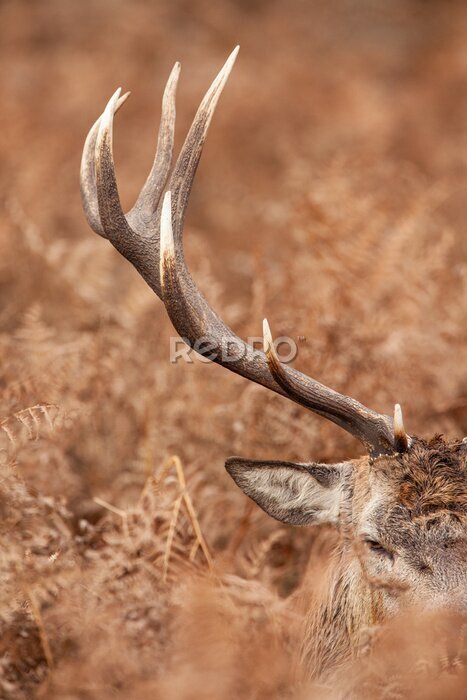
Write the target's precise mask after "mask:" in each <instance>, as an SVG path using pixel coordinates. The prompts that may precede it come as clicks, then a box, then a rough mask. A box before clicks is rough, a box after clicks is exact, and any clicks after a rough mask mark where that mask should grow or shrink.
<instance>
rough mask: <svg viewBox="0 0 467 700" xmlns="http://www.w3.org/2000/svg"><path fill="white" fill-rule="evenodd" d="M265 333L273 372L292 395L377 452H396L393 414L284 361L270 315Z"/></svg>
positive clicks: (298, 401) (264, 326)
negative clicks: (380, 410) (277, 349)
mask: <svg viewBox="0 0 467 700" xmlns="http://www.w3.org/2000/svg"><path fill="white" fill-rule="evenodd" d="M263 337H264V352H265V354H266V358H267V361H268V365H269V369H270V370H271V374H272V376H273V377H274V379H275V380H276V382H277V383H278V384H279V386H280V387H281V388H282V389H283V391H284V393H285V394H286V395H287V396H288V397H289V398H291V399H293V400H294V401H296V402H297V403H299V404H301V405H302V406H305V407H306V408H309V409H311V410H312V411H314V412H315V413H318V414H320V415H321V416H323V417H324V418H327V419H328V420H331V421H332V422H333V423H336V424H337V425H339V426H340V427H341V428H344V430H347V432H349V433H351V434H352V435H354V436H355V437H356V438H358V439H359V440H360V441H361V442H363V443H364V445H365V446H366V447H367V449H368V451H369V452H370V453H371V454H373V456H376V454H384V453H387V452H389V453H392V452H394V431H393V425H392V420H391V418H390V417H389V416H385V415H383V414H381V413H376V412H375V411H372V410H371V409H369V408H366V406H363V404H361V403H359V402H358V401H356V400H355V399H352V398H350V397H349V396H344V395H343V394H339V393H338V392H337V391H334V390H333V389H329V387H327V386H325V385H324V384H320V383H319V382H317V381H315V380H314V379H312V378H311V377H308V376H306V375H303V374H301V373H297V372H296V371H294V370H293V369H291V368H290V367H288V366H287V365H285V364H284V363H283V362H281V361H280V358H279V357H278V355H277V352H276V350H275V347H274V342H273V339H272V334H271V330H270V328H269V323H268V321H267V319H264V321H263Z"/></svg>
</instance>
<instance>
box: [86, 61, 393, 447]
mask: <svg viewBox="0 0 467 700" xmlns="http://www.w3.org/2000/svg"><path fill="white" fill-rule="evenodd" d="M237 53H238V47H237V48H236V49H235V50H234V51H233V52H232V54H231V55H230V56H229V58H228V60H227V62H226V63H225V65H224V67H223V68H222V70H221V71H220V73H219V74H218V75H217V77H216V78H215V80H214V82H213V83H212V85H211V87H210V88H209V90H208V92H207V93H206V95H205V97H204V99H203V101H202V102H201V104H200V106H199V108H198V111H197V113H196V116H195V118H194V120H193V123H192V125H191V127H190V130H189V132H188V135H187V137H186V140H185V143H184V144H183V147H182V149H181V152H180V155H179V157H178V160H177V163H176V165H175V167H174V169H173V172H172V175H171V176H170V178H169V181H168V186H167V190H168V191H167V192H166V194H165V196H164V198H163V202H161V194H162V192H163V190H164V187H165V186H166V183H167V178H168V176H169V171H170V164H171V160H172V150H173V137H174V126H175V92H176V87H177V81H178V75H179V71H180V67H179V65H178V64H176V65H175V67H174V69H173V70H172V73H171V75H170V77H169V80H168V83H167V86H166V88H165V92H164V98H163V102H162V118H161V125H160V129H159V137H158V145H157V152H156V157H155V160H154V164H153V167H152V170H151V172H150V174H149V177H148V179H147V180H146V183H145V185H144V187H143V189H142V190H141V193H140V195H139V197H138V199H137V202H136V204H135V205H134V207H133V208H132V209H131V211H130V212H128V214H126V215H125V214H124V213H123V211H122V208H121V204H120V198H119V195H118V189H117V184H116V179H115V171H114V163H113V155H112V124H113V117H114V114H115V113H116V112H117V110H118V109H119V108H120V107H121V106H122V104H123V103H124V101H125V100H126V99H127V97H128V93H127V94H125V95H123V96H120V90H117V92H116V93H115V94H114V95H113V97H112V98H111V99H110V101H109V103H108V104H107V107H106V109H105V111H104V113H103V115H102V116H101V117H100V118H99V119H98V120H97V121H96V123H95V124H94V126H93V127H92V128H91V131H90V132H89V135H88V137H87V139H86V143H85V146H84V151H83V158H82V163H81V192H82V198H83V206H84V211H85V214H86V217H87V220H88V223H89V225H90V226H91V228H92V229H93V230H94V231H96V233H98V234H99V235H101V236H103V237H104V238H107V239H108V240H109V241H110V242H111V243H112V245H114V246H115V248H116V249H117V250H118V251H119V252H120V253H121V254H122V255H123V256H124V257H125V258H127V259H128V260H129V261H130V262H131V263H132V264H133V265H134V266H135V268H136V269H137V270H138V272H139V273H140V274H141V275H142V277H143V278H144V279H145V280H146V282H147V283H148V285H149V286H150V287H151V288H152V289H153V290H154V291H155V292H156V294H157V295H158V296H159V297H160V298H161V299H162V301H163V302H164V304H165V306H166V309H167V312H168V314H169V316H170V318H171V320H172V322H173V324H174V326H175V328H176V330H177V332H178V333H179V334H180V336H182V337H183V339H184V340H185V342H187V343H188V344H189V345H190V346H191V347H194V348H195V349H196V350H197V352H199V353H200V354H201V355H204V356H207V357H210V358H211V359H212V360H213V361H214V362H217V363H218V364H221V365H223V366H224V367H227V368H228V369H230V370H231V371H233V372H235V373H237V374H240V375H242V376H244V377H246V378H247V379H250V380H252V381H254V382H257V383H258V384H261V385H262V386H265V387H267V388H268V389H271V390H272V391H275V392H276V393H278V394H281V395H282V396H287V397H288V398H290V399H292V400H293V401H296V402H297V403H299V404H301V405H303V406H306V407H307V408H309V409H311V410H313V411H314V412H315V413H318V414H319V415H321V416H323V417H325V418H328V419H329V420H331V421H333V422H334V423H336V424H337V425H339V426H340V427H342V428H344V429H345V430H347V431H348V432H350V433H351V434H352V435H354V436H355V437H357V438H358V439H359V440H361V441H362V442H363V443H364V444H365V446H366V447H367V449H368V451H369V452H370V454H372V455H373V456H377V455H380V454H392V453H393V452H394V451H395V450H396V440H395V437H394V428H393V421H392V419H391V418H389V416H385V415H382V414H379V413H376V412H374V411H372V410H371V409H368V408H366V407H365V406H363V405H362V404H360V403H358V402H357V401H355V400H354V399H351V398H349V397H347V396H343V395H342V394H338V393H337V392H335V391H333V390H332V389H329V388H328V387H326V386H324V385H323V384H320V383H319V382H317V381H315V380H314V379H311V378H310V377H307V376H306V375H304V374H302V373H301V372H299V371H297V370H295V369H293V368H291V367H288V366H286V365H284V364H282V363H281V362H280V361H279V359H278V358H277V356H276V354H275V352H274V347H273V343H272V338H271V336H270V331H269V327H268V326H267V323H266V324H265V345H266V351H267V356H266V354H265V353H263V352H261V351H259V350H256V349H254V348H253V347H252V346H250V345H248V344H247V343H245V342H244V341H243V340H241V339H240V338H239V337H238V336H237V335H235V333H234V332H233V331H232V330H231V329H230V328H229V327H228V326H227V325H226V324H225V323H224V322H223V321H222V319H221V318H220V317H219V316H218V315H217V314H216V312H215V311H214V310H213V309H212V308H211V307H210V306H209V304H208V302H207V301H206V299H205V298H204V296H203V295H202V294H201V292H200V291H199V289H198V288H197V286H196V285H195V283H194V282H193V279H192V277H191V275H190V272H189V270H188V268H187V267H186V263H185V259H184V255H183V243H182V231H183V221H184V216H185V211H186V207H187V204H188V198H189V194H190V191H191V187H192V184H193V179H194V176H195V173H196V169H197V166H198V163H199V159H200V157H201V152H202V148H203V144H204V141H205V139H206V135H207V132H208V128H209V125H210V122H211V119H212V116H213V113H214V110H215V108H216V105H217V102H218V100H219V97H220V95H221V93H222V90H223V88H224V85H225V83H226V81H227V78H228V76H229V74H230V71H231V69H232V67H233V64H234V62H235V58H236V56H237ZM200 339H203V342H202V343H200Z"/></svg>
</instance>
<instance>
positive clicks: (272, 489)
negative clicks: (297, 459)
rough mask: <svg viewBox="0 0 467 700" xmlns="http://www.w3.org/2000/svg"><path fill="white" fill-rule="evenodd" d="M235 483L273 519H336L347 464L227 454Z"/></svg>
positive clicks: (300, 521) (304, 521) (306, 521)
mask: <svg viewBox="0 0 467 700" xmlns="http://www.w3.org/2000/svg"><path fill="white" fill-rule="evenodd" d="M225 468H226V469H227V471H228V472H229V474H230V476H231V477H232V479H233V480H234V481H235V483H236V484H237V486H240V488H241V489H242V491H243V492H244V493H246V495H247V496H249V497H250V498H252V499H253V500H254V501H255V503H257V504H258V505H259V506H260V508H262V509H263V510H264V511H266V513H268V515H272V517H273V518H276V520H280V521H281V522H283V523H289V524H290V525H312V524H315V523H337V522H338V520H339V511H340V506H341V502H342V499H343V497H344V493H345V491H346V488H345V487H346V484H347V483H348V478H349V471H350V468H349V465H348V464H346V463H343V464H336V465H327V464H314V463H311V464H295V463H293V462H271V461H269V462H266V461H261V462H258V461H253V460H248V459H241V458H240V457H230V458H229V459H228V460H227V462H226V463H225Z"/></svg>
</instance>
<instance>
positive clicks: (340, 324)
mask: <svg viewBox="0 0 467 700" xmlns="http://www.w3.org/2000/svg"><path fill="white" fill-rule="evenodd" d="M422 4H423V7H422ZM422 4H421V3H417V2H415V1H414V2H407V1H406V0H395V1H394V2H392V3H391V4H390V7H389V6H387V7H385V8H384V9H383V8H382V6H381V7H379V6H378V5H377V4H375V3H374V2H370V0H362V2H361V3H358V4H357V5H356V4H355V3H348V2H345V0H343V2H341V3H335V4H333V3H331V4H330V3H327V2H323V3H321V2H316V3H309V2H305V0H297V2H296V3H295V10H294V12H291V11H290V3H285V2H276V3H271V2H267V3H266V2H262V1H261V0H256V1H255V2H230V0H221V2H219V3H215V4H213V3H206V2H204V1H202V2H199V3H191V4H189V3H188V4H187V3H186V2H182V1H181V0H174V2H171V3H170V4H167V3H156V2H151V3H149V2H145V0H141V1H140V2H135V3H133V2H121V3H118V4H115V3H114V2H111V0H103V1H102V2H101V3H95V2H93V1H92V0H85V1H84V2H82V3H65V4H64V3H62V2H60V1H59V0H46V1H45V2H43V3H33V4H31V3H29V2H26V1H23V0H16V1H15V2H5V3H2V5H1V7H0V26H1V27H2V46H1V49H0V50H1V53H2V61H0V78H1V81H2V85H4V92H3V102H2V109H1V110H0V112H1V114H0V122H1V123H0V126H1V128H0V158H1V162H2V172H1V173H0V188H1V190H0V202H1V203H0V227H1V228H0V289H1V291H2V293H3V299H2V305H1V310H0V322H1V330H0V386H1V396H2V404H1V415H0V421H1V424H2V426H6V428H7V429H8V431H9V432H10V433H11V436H12V438H13V440H12V439H10V437H9V436H8V434H7V432H6V431H5V430H1V431H0V435H1V442H0V450H1V451H0V471H1V474H0V514H1V532H0V551H1V555H0V556H1V563H0V568H1V576H0V580H1V588H0V595H1V608H0V640H1V641H0V696H1V697H5V698H7V699H8V700H10V699H11V700H23V698H24V699H25V698H32V697H42V698H47V700H54V699H55V698H57V699H58V698H60V699H62V698H67V699H69V700H71V699H73V700H75V699H77V698H80V699H81V698H86V699H87V700H88V699H92V700H107V698H109V697H122V698H132V700H133V699H135V700H145V699H146V698H161V699H162V698H163V699H164V700H184V699H186V700H188V699H189V698H193V697H206V698H213V700H214V698H216V700H217V699H218V698H226V700H228V699H229V698H232V700H233V699H234V698H235V700H237V698H239V697H241V698H252V699H253V698H255V700H256V699H258V698H271V697H278V698H290V697H295V698H307V700H308V699H309V698H314V697H316V698H320V699H321V698H326V697H329V698H333V699H334V698H336V697H340V696H342V697H349V696H350V695H351V694H352V693H353V694H354V695H355V696H356V697H369V698H378V697H383V698H396V697H403V698H417V699H418V698H420V699H421V698H423V699H425V698H429V699H430V698H433V699H434V698H440V697H441V698H446V697H449V698H451V697H452V698H457V697H462V694H463V692H464V689H465V685H466V681H467V678H466V658H465V656H466V654H465V627H464V628H462V626H461V624H460V621H459V619H458V618H455V619H453V618H451V617H450V616H444V615H443V616H438V617H437V616H436V615H434V616H433V617H431V616H429V617H428V616H427V617H424V616H422V617H421V618H420V617H415V618H414V617H413V616H411V615H410V614H408V615H407V617H405V618H403V619H400V620H394V622H393V623H392V624H391V625H387V626H386V625H384V626H372V627H371V628H370V629H368V630H367V631H365V632H364V633H363V634H362V636H361V639H360V640H359V644H358V649H356V650H355V654H356V659H355V660H354V661H353V662H352V663H351V665H350V668H349V666H347V667H346V668H343V669H340V670H338V671H335V672H334V673H333V674H332V675H331V676H329V677H326V678H325V679H324V680H322V681H320V683H319V684H318V683H316V682H314V681H307V680H306V679H305V676H306V674H305V672H304V669H303V667H302V666H301V663H300V659H299V658H298V656H299V651H300V645H301V640H302V638H303V629H302V620H303V615H302V608H301V606H302V605H304V603H303V601H304V600H306V601H308V602H309V600H310V596H312V597H313V599H314V600H315V601H316V605H317V606H319V605H320V601H322V600H323V597H325V595H326V593H327V590H326V589H327V586H328V583H329V576H330V575H331V571H330V570H329V562H330V558H331V554H332V550H333V547H334V545H335V544H336V539H335V538H336V534H335V533H334V532H332V531H331V530H330V529H329V528H328V527H327V526H322V531H320V532H319V533H314V534H313V535H312V536H310V534H309V533H307V532H306V531H304V530H301V529H294V528H290V527H288V526H285V525H281V524H279V523H275V522H273V521H272V520H270V519H268V518H267V517H266V516H265V515H264V514H263V513H262V512H261V511H260V510H259V509H258V508H256V507H255V506H254V507H253V508H250V507H249V506H248V505H247V503H246V500H247V499H245V497H244V496H243V495H242V494H241V493H240V492H239V491H238V490H237V489H235V488H234V487H233V486H232V484H231V482H230V480H229V478H228V477H227V476H226V475H225V474H224V473H223V468H222V465H223V462H224V460H225V458H226V456H227V455H229V454H233V453H236V454H248V455H252V456H254V457H271V458H274V459H277V460H282V459H294V460H298V461H306V460H307V459H308V458H309V457H311V456H313V458H314V459H319V460H320V461H323V462H324V461H334V462H336V461H339V460H342V459H343V457H344V456H345V457H347V456H348V455H349V454H352V455H354V456H356V450H357V449H358V448H356V446H355V443H354V442H353V440H352V438H351V437H350V436H349V437H346V436H345V435H344V436H342V435H341V434H340V431H338V430H337V429H336V428H335V427H334V426H332V425H330V424H329V425H327V424H324V421H322V420H321V419H320V418H319V417H317V418H314V417H313V416H311V415H310V414H309V413H307V412H306V411H303V410H302V409H300V407H298V406H296V405H295V404H292V403H290V404H289V403H287V402H286V401H284V400H283V399H282V398H281V397H275V396H272V395H271V397H270V398H268V399H267V400H266V399H265V390H264V389H263V388H261V387H256V386H253V385H250V386H247V385H246V383H245V382H244V381H243V380H242V379H241V378H237V377H235V376H233V375H232V376H230V375H229V376H228V377H225V376H222V377H221V370H218V369H217V368H216V367H209V368H207V367H206V366H205V365H203V364H201V363H198V362H197V361H196V360H195V361H194V362H193V363H192V364H185V363H183V364H182V365H176V366H173V365H171V364H170V363H169V362H168V355H169V347H168V343H166V342H165V340H164V339H166V338H168V337H169V336H170V334H171V333H172V328H171V324H170V321H169V320H168V319H167V318H166V315H165V312H164V309H163V306H162V304H160V303H159V302H158V300H157V299H155V298H154V294H153V293H152V291H151V290H150V289H149V288H146V286H145V285H144V283H143V282H142V281H141V280H140V279H139V278H138V276H137V275H135V274H133V272H132V271H131V269H130V268H129V266H128V265H127V264H126V263H125V261H123V260H121V259H120V258H119V256H118V255H117V254H115V252H114V251H113V249H112V247H111V246H110V245H109V244H108V243H107V242H106V241H103V240H101V239H99V237H98V236H94V235H92V234H90V233H89V232H88V227H87V225H86V222H85V220H84V217H83V216H82V212H81V204H80V201H79V197H78V195H77V182H76V172H77V169H78V167H79V158H80V153H81V147H82V142H83V139H84V136H85V133H86V130H87V128H88V127H89V125H90V124H91V123H92V121H93V119H94V118H95V116H96V114H95V111H96V108H98V107H99V105H101V104H102V103H103V101H105V99H106V96H107V94H108V91H109V86H111V89H110V92H111V91H112V89H114V88H113V87H112V86H115V87H116V86H117V84H118V83H119V82H120V81H121V82H122V84H124V85H128V86H129V87H131V89H132V90H133V92H134V95H135V97H134V103H135V104H134V106H133V105H131V102H132V101H133V100H132V101H129V102H128V104H127V105H125V109H123V110H122V112H121V115H120V113H119V120H120V119H121V121H122V131H121V134H119V135H118V139H116V160H117V170H118V175H119V182H120V189H121V191H122V207H123V208H124V209H125V210H126V207H125V204H126V202H127V201H129V200H130V199H131V198H134V195H135V193H136V192H137V191H139V189H140V184H141V176H142V173H143V172H144V169H145V167H150V157H151V156H150V154H151V153H152V151H153V140H154V134H153V125H154V115H155V113H156V111H157V109H158V103H159V99H160V98H159V96H160V95H161V94H162V92H163V90H164V85H163V81H164V78H166V76H167V75H168V74H169V73H170V70H171V66H172V65H173V59H174V58H179V59H180V61H181V62H182V63H183V66H184V79H183V80H181V82H180V86H179V92H180V96H179V99H178V116H177V121H178V124H179V125H180V132H179V133H177V134H176V143H178V142H179V138H180V137H183V136H184V134H185V133H186V131H187V129H188V126H189V124H190V123H191V120H192V117H193V112H194V110H195V108H196V105H197V104H198V103H199V100H200V99H201V96H202V94H203V90H204V89H205V87H206V85H207V84H208V83H209V80H210V79H211V77H212V73H213V67H214V66H217V65H221V64H222V61H223V59H224V57H225V55H227V53H228V51H229V49H230V47H232V46H234V45H235V44H236V43H237V42H241V43H242V54H243V56H242V61H241V62H240V63H239V64H238V65H237V66H236V69H235V76H232V78H233V80H232V81H231V84H230V85H229V91H228V92H226V94H225V95H224V97H223V100H224V102H223V105H222V110H221V111H220V112H219V114H218V115H216V120H217V121H216V124H213V128H212V130H211V134H210V137H209V139H210V140H209V143H208V144H207V152H206V154H205V156H206V157H205V158H204V162H203V164H202V166H201V167H200V169H199V172H198V175H197V178H198V183H197V185H196V187H195V189H194V191H193V194H192V199H191V203H190V209H189V211H188V213H187V219H186V229H187V236H186V239H187V241H186V248H187V250H186V255H187V259H188V261H189V263H190V269H192V271H193V276H194V278H195V279H196V280H197V281H198V283H199V286H200V287H202V291H203V293H204V294H205V295H206V297H207V298H208V300H209V303H210V304H211V305H212V306H213V307H214V308H216V310H218V311H219V313H220V314H221V315H222V316H223V317H225V318H226V319H227V320H228V322H229V325H230V326H232V327H234V328H235V329H236V331H237V332H238V334H239V335H240V336H241V337H245V338H246V337H247V336H261V328H260V324H259V322H260V320H261V319H262V318H264V317H265V316H267V318H268V319H269V321H270V322H271V327H272V328H273V329H274V334H275V336H276V337H277V336H279V335H294V336H296V334H298V333H299V334H300V338H297V337H295V340H296V341H297V344H298V346H299V358H298V359H299V364H300V368H301V369H303V371H305V372H307V373H308V374H310V375H311V376H313V377H319V378H320V380H321V381H323V382H324V383H325V384H326V385H329V386H332V387H334V388H336V389H337V390H338V391H339V392H341V393H343V394H346V395H352V396H356V397H358V399H359V401H361V402H362V403H363V404H365V405H367V406H372V407H373V408H375V409H376V410H378V411H382V412H383V413H390V412H391V410H392V407H393V406H394V403H395V402H396V401H399V402H400V404H401V405H402V406H403V408H404V422H405V425H406V427H407V429H408V430H409V431H410V434H411V435H412V434H414V435H422V436H430V435H432V434H434V433H435V432H442V433H443V434H444V436H445V440H446V441H448V442H449V441H450V440H454V439H455V438H459V437H462V436H463V435H465V434H466V432H467V423H466V419H467V414H466V409H467V398H466V397H467V385H466V381H465V369H464V366H465V361H463V358H464V356H465V342H466V338H465V332H466V328H465V304H464V302H463V300H464V299H465V280H466V274H465V236H464V233H463V232H464V223H465V193H464V190H463V184H462V183H463V182H464V179H465V175H466V173H467V132H466V130H465V124H466V120H465V111H466V108H467V102H466V95H467V91H465V89H464V85H465V82H466V80H467V72H466V66H467V63H466V61H465V46H466V43H465V32H466V30H467V12H466V8H465V3H462V2H455V1H454V0H452V1H451V2H449V3H445V2H436V1H435V0H433V1H432V2H430V3H422ZM273 46H277V47H280V49H278V50H277V51H272V50H271V47H273ZM117 80H118V83H117V82H116V81H117ZM119 127H120V125H119ZM119 127H118V128H119ZM279 135H280V137H279ZM240 204H241V206H240ZM213 250H215V254H213ZM279 250H280V254H279V252H278V251H279ZM230 290H235V293H230ZM298 300H299V302H300V303H298ZM296 301H297V303H295V302H296ZM224 374H227V373H225V372H224ZM221 384H222V390H220V386H221ZM29 411H31V412H32V415H31V413H30V412H29ZM17 416H21V417H22V418H23V419H24V420H25V423H23V422H22V421H21V420H18V418H17ZM47 416H48V418H50V422H49V420H48V418H47ZM266 446H267V448H266ZM266 449H267V452H265V450H266ZM174 455H176V456H177V457H178V458H179V460H180V461H179V462H178V461H177V464H178V465H179V466H181V468H182V469H183V474H184V477H185V480H186V484H185V486H181V484H180V478H179V475H178V474H177V469H176V464H175V463H174V461H173V460H171V457H172V456H174ZM409 466H410V465H404V464H401V471H400V473H399V477H400V480H401V489H404V494H405V497H406V498H407V502H410V503H411V504H413V507H414V509H415V510H417V509H418V510H420V511H422V510H424V509H425V508H429V507H430V504H426V503H425V502H424V501H421V500H417V499H418V491H419V487H420V484H419V483H418V477H417V474H416V473H415V472H410V482H409V480H405V481H404V479H403V470H404V469H407V471H410V468H409ZM187 496H189V499H188V502H187ZM188 503H191V507H190V506H188ZM195 523H197V525H195ZM198 528H199V529H198ZM200 534H201V539H200ZM202 541H204V542H205V545H206V551H207V552H208V553H209V555H210V557H211V560H212V561H211V567H210V566H209V564H208V561H207V558H206V554H205V553H204V552H203V550H202V547H201V542H202ZM307 571H314V572H315V575H314V576H311V577H310V576H309V575H308V576H305V573H306V572H307ZM370 573H371V572H370ZM305 580H306V586H307V587H308V588H310V589H311V590H310V591H308V592H306V591H304V582H305ZM374 585H375V586H376V587H377V586H378V585H379V582H378V581H377V580H376V581H374ZM305 594H306V595H305ZM350 622H351V621H350ZM315 634H316V635H319V634H320V631H319V630H316V631H315ZM308 638H309V637H308ZM304 652H306V650H304Z"/></svg>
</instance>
